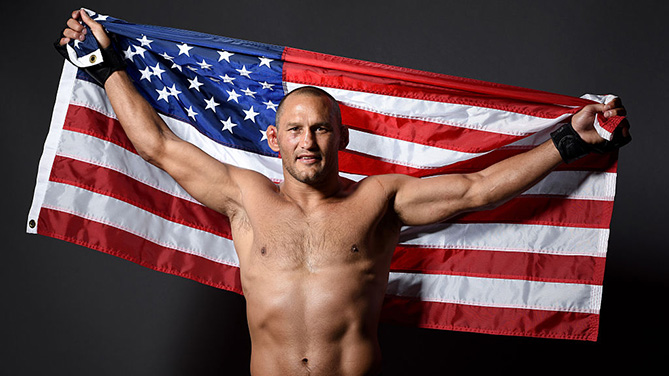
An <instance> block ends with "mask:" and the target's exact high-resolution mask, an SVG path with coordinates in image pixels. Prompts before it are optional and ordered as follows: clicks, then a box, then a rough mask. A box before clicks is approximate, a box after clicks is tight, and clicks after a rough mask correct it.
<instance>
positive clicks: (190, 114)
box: [186, 106, 198, 120]
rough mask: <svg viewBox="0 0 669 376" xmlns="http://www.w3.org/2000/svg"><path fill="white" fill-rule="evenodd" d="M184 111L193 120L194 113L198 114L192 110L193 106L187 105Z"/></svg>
mask: <svg viewBox="0 0 669 376" xmlns="http://www.w3.org/2000/svg"><path fill="white" fill-rule="evenodd" d="M186 112H188V117H191V118H193V120H195V115H198V113H197V112H195V111H193V106H190V107H188V108H187V109H186Z"/></svg>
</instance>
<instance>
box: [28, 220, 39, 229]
mask: <svg viewBox="0 0 669 376" xmlns="http://www.w3.org/2000/svg"><path fill="white" fill-rule="evenodd" d="M28 226H29V227H30V228H35V226H37V222H35V220H34V219H31V220H30V221H28Z"/></svg>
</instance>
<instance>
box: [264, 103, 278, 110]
mask: <svg viewBox="0 0 669 376" xmlns="http://www.w3.org/2000/svg"><path fill="white" fill-rule="evenodd" d="M262 104H264V105H265V106H267V108H266V109H267V110H274V112H276V106H278V104H276V103H272V101H267V102H262Z"/></svg>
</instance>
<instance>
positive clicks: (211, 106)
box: [204, 96, 220, 113]
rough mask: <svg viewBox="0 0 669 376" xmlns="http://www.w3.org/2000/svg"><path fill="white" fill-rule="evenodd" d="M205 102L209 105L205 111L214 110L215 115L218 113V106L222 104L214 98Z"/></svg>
mask: <svg viewBox="0 0 669 376" xmlns="http://www.w3.org/2000/svg"><path fill="white" fill-rule="evenodd" d="M204 102H205V103H206V104H207V106H206V107H205V108H204V109H205V110H212V111H214V113H215V112H216V106H218V105H219V104H220V103H216V101H215V100H214V97H213V96H212V97H211V99H209V100H207V99H205V100H204Z"/></svg>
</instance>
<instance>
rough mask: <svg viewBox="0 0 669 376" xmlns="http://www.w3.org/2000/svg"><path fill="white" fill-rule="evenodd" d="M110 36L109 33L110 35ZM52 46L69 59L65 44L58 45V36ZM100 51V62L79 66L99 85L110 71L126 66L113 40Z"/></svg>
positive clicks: (104, 80)
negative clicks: (88, 65) (84, 66)
mask: <svg viewBox="0 0 669 376" xmlns="http://www.w3.org/2000/svg"><path fill="white" fill-rule="evenodd" d="M110 37H111V35H110ZM54 46H55V47H56V50H57V51H58V52H59V53H60V54H61V55H63V57H65V59H66V60H68V61H69V60H70V57H69V56H68V54H67V48H66V47H65V45H63V46H61V45H60V38H58V40H57V41H56V42H55V43H54ZM100 52H101V54H102V60H103V61H102V62H101V63H99V64H96V65H93V66H90V67H88V68H81V69H83V70H84V71H85V72H86V73H88V74H89V75H90V76H91V77H93V79H94V80H95V81H97V82H98V83H99V84H100V85H102V86H104V85H105V82H106V81H107V79H108V78H109V76H111V75H112V73H114V72H116V71H118V70H123V69H125V67H126V64H125V61H124V60H123V58H122V57H121V55H119V53H118V52H116V49H115V48H114V41H113V39H112V43H110V44H109V46H107V48H100Z"/></svg>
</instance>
